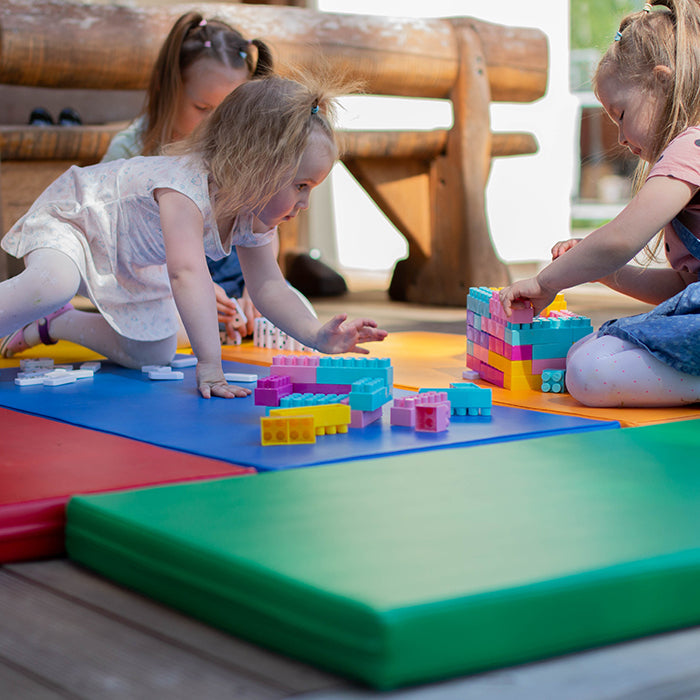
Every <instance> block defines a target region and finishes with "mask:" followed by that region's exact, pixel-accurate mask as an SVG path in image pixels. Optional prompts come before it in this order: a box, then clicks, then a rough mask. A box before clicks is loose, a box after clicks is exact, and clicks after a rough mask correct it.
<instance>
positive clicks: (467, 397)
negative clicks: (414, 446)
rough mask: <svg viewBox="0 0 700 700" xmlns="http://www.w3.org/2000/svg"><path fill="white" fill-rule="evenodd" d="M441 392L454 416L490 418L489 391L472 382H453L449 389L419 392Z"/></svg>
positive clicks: (422, 391) (491, 399)
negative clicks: (443, 393) (445, 395)
mask: <svg viewBox="0 0 700 700" xmlns="http://www.w3.org/2000/svg"><path fill="white" fill-rule="evenodd" d="M429 391H442V392H445V393H446V394H447V400H448V401H449V402H450V413H451V414H452V415H454V416H478V415H481V416H490V415H491V408H492V406H493V398H492V394H491V389H486V388H483V387H480V386H477V385H476V384H474V383H473V382H453V383H451V384H450V386H449V388H447V389H445V388H444V387H442V388H426V389H421V390H420V391H419V393H420V394H424V393H426V392H429Z"/></svg>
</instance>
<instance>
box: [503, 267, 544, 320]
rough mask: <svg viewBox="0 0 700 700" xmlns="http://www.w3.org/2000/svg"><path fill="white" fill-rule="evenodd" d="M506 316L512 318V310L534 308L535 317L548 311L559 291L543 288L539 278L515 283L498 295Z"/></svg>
mask: <svg viewBox="0 0 700 700" xmlns="http://www.w3.org/2000/svg"><path fill="white" fill-rule="evenodd" d="M498 296H499V298H500V300H501V304H502V305H503V310H504V311H505V312H506V316H510V315H511V313H512V308H523V307H528V306H532V310H533V312H534V314H535V316H537V315H539V314H540V313H541V312H542V311H543V310H544V309H546V308H547V307H548V306H549V305H550V304H551V303H552V302H553V301H554V298H555V297H556V296H557V290H551V289H547V288H546V287H543V286H542V285H541V284H540V282H539V280H538V279H537V277H530V278H529V279H525V280H520V281H518V282H514V283H513V284H511V285H510V286H509V287H504V288H503V289H501V291H500V292H499V293H498Z"/></svg>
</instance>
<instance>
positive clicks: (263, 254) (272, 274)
mask: <svg viewBox="0 0 700 700" xmlns="http://www.w3.org/2000/svg"><path fill="white" fill-rule="evenodd" d="M237 252H238V259H239V261H240V263H241V268H242V269H243V276H244V278H245V284H246V289H247V290H248V292H249V294H250V297H251V299H252V300H253V303H254V304H255V307H256V308H257V309H258V310H259V311H260V313H261V314H262V315H263V316H264V317H265V318H268V319H269V320H270V321H272V323H274V324H275V326H277V327H278V328H280V329H281V330H283V331H284V332H285V333H288V334H289V335H291V336H292V338H295V339H296V340H298V341H299V342H301V343H303V344H304V345H306V346H307V347H311V348H316V349H318V350H320V351H321V352H325V353H331V354H333V353H342V352H358V353H362V354H367V353H368V352H369V351H368V350H366V349H365V348H363V347H359V344H360V343H366V342H369V341H374V340H384V338H385V337H386V336H387V332H386V331H383V330H381V329H378V328H377V324H376V323H375V322H374V321H372V320H371V319H356V320H354V321H349V322H347V323H346V322H345V319H346V318H347V317H346V316H345V315H344V314H340V315H338V316H335V317H334V318H332V319H331V320H330V321H328V323H326V324H322V323H321V322H320V321H319V320H318V319H317V318H315V317H314V315H313V314H312V313H311V312H310V311H309V310H308V309H307V308H306V306H305V305H304V303H303V302H302V301H301V299H299V297H298V296H297V295H296V294H295V293H294V292H293V291H292V290H291V289H290V288H289V285H288V284H287V282H286V281H285V279H284V277H283V276H282V273H281V271H280V269H279V265H278V264H277V260H276V257H275V253H274V248H273V245H272V244H268V245H265V246H260V247H258V248H244V247H242V246H239V247H238V248H237Z"/></svg>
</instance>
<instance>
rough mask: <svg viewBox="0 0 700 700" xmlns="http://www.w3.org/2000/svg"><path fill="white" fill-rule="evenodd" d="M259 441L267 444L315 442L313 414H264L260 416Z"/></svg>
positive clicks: (264, 444) (265, 445) (264, 445)
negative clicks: (290, 415) (294, 415)
mask: <svg viewBox="0 0 700 700" xmlns="http://www.w3.org/2000/svg"><path fill="white" fill-rule="evenodd" d="M260 441H261V443H262V445H263V447H267V446H268V445H303V444H311V443H314V442H316V429H315V426H314V417H313V416H308V415H306V416H297V417H289V416H274V417H273V416H266V417H265V416H264V417H262V418H260Z"/></svg>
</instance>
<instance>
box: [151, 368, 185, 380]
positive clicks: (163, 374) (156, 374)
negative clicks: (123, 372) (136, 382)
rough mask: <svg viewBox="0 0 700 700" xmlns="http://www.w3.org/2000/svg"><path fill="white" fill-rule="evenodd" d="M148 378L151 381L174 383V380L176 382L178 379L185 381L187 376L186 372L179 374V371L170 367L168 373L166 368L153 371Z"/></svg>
mask: <svg viewBox="0 0 700 700" xmlns="http://www.w3.org/2000/svg"><path fill="white" fill-rule="evenodd" d="M148 378H149V379H156V380H166V381H172V380H176V379H184V378H185V374H184V372H177V371H174V370H172V369H171V368H170V367H168V368H167V371H166V369H165V368H161V369H154V370H151V371H150V372H149V373H148Z"/></svg>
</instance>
